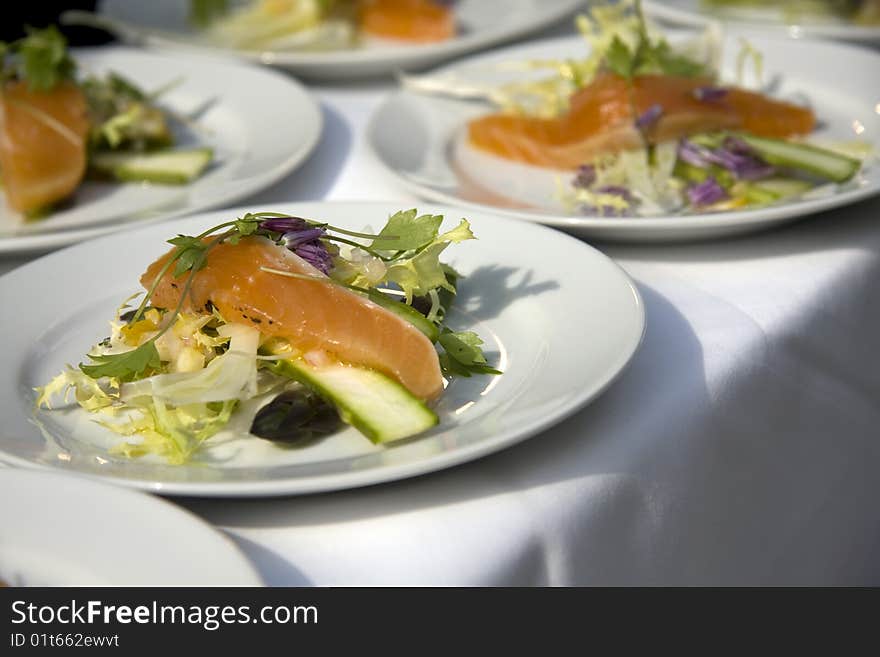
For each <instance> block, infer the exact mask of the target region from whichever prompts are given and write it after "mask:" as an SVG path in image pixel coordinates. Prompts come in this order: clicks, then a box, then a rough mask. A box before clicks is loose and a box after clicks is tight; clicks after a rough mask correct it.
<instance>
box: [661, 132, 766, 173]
mask: <svg viewBox="0 0 880 657" xmlns="http://www.w3.org/2000/svg"><path fill="white" fill-rule="evenodd" d="M678 157H679V159H680V160H682V161H683V162H686V163H687V164H690V165H691V166H695V167H698V168H700V169H706V168H708V167H709V166H710V165H712V164H715V165H718V166H720V167H722V168H723V169H727V170H728V171H730V172H731V173H733V175H734V176H736V177H737V178H738V179H740V180H758V179H760V178H766V177H767V176H770V175H772V174H773V173H774V172H775V169H774V168H773V167H772V166H770V165H769V164H767V163H766V162H765V161H764V160H762V159H761V158H759V157H758V156H757V155H755V154H754V152H753V151H752V149H751V148H750V147H749V146H748V144H746V143H745V142H744V141H742V140H741V139H736V138H734V137H728V138H727V139H725V140H724V143H723V144H722V145H721V148H715V149H712V148H706V147H704V146H700V145H698V144H695V143H693V142H692V141H688V140H687V139H682V140H681V143H680V144H679V146H678Z"/></svg>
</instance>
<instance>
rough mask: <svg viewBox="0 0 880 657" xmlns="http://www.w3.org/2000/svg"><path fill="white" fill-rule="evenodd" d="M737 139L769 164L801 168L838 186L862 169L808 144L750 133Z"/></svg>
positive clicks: (836, 154)
mask: <svg viewBox="0 0 880 657" xmlns="http://www.w3.org/2000/svg"><path fill="white" fill-rule="evenodd" d="M736 136H737V137H738V138H739V139H742V140H743V141H744V142H745V143H747V144H748V145H749V146H751V147H752V148H753V149H754V150H755V151H756V152H757V153H758V155H760V156H761V158H762V159H764V160H765V161H767V162H768V163H769V164H773V165H775V166H784V167H791V168H793V169H799V170H801V171H806V172H808V173H812V174H815V175H817V176H820V177H822V178H827V179H828V180H831V181H833V182H836V183H843V182H846V181H847V180H849V179H850V178H852V177H853V176H854V175H855V174H856V173H857V172H858V170H859V169H860V168H861V166H862V163H861V162H859V160H856V159H854V158H851V157H847V156H845V155H840V154H839V153H834V152H832V151H828V150H825V149H823V148H818V147H816V146H810V145H809V144H794V143H791V142H788V141H784V140H781V139H769V138H767V137H755V136H753V135H747V134H739V135H736Z"/></svg>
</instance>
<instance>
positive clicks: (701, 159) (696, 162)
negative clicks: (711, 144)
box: [678, 139, 711, 169]
mask: <svg viewBox="0 0 880 657" xmlns="http://www.w3.org/2000/svg"><path fill="white" fill-rule="evenodd" d="M710 156H711V152H710V151H709V149H708V148H703V147H702V146H698V145H697V144H695V143H694V142H692V141H689V140H687V139H682V140H681V143H679V145H678V159H680V160H681V161H682V162H686V163H687V164H690V165H691V166H694V167H697V168H699V169H705V168H706V167H708V166H709V164H710V163H711V160H710V159H709V158H710Z"/></svg>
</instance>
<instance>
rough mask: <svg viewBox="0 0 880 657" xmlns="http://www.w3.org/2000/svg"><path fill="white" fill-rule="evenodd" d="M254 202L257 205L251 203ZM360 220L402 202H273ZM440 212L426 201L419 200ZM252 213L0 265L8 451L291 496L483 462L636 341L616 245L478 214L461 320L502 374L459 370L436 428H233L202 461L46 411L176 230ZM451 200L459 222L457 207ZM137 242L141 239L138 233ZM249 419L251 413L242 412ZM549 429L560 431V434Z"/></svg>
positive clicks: (634, 315)
mask: <svg viewBox="0 0 880 657" xmlns="http://www.w3.org/2000/svg"><path fill="white" fill-rule="evenodd" d="M250 209H251V210H253V209H254V208H250ZM264 209H266V210H269V209H273V210H280V211H283V212H288V213H291V214H294V215H299V216H306V217H314V218H320V219H321V220H322V221H328V222H330V223H331V224H334V225H338V226H341V227H345V228H349V229H363V228H364V227H365V226H371V227H373V228H374V229H376V228H377V227H379V226H381V225H382V224H384V222H385V220H386V219H387V217H388V215H390V214H391V213H392V212H395V211H397V210H399V209H401V207H400V205H399V204H389V203H308V204H294V205H288V206H284V205H281V206H274V207H272V208H269V207H267V208H264ZM422 209H423V210H428V208H422ZM243 211H244V210H227V211H223V212H217V213H213V214H208V215H200V216H197V217H193V218H190V219H187V220H185V221H181V222H178V223H176V224H174V225H170V224H167V223H166V224H161V225H157V226H149V227H147V228H144V229H142V230H138V231H136V232H131V233H127V234H125V235H121V234H117V235H112V236H108V237H105V238H103V239H98V240H94V241H88V242H84V243H82V244H79V245H77V246H75V247H72V248H70V249H67V250H65V251H60V252H57V253H54V254H52V255H49V256H46V257H44V258H42V259H40V260H36V261H34V262H32V263H30V264H28V265H25V266H23V267H20V268H19V269H16V270H15V271H13V272H11V273H9V274H7V275H6V276H3V277H2V278H0V306H2V307H4V308H7V309H21V312H4V313H3V318H2V320H0V331H2V332H3V335H4V345H3V349H2V350H0V417H3V419H4V427H3V431H2V432H0V460H4V461H8V462H9V463H14V464H18V465H25V466H42V467H51V468H56V469H61V470H67V471H76V472H80V473H84V474H89V475H92V476H98V477H103V478H108V479H112V480H114V481H116V482H118V483H122V484H126V485H129V486H134V487H137V488H143V489H146V490H150V491H155V492H159V493H162V494H179V495H216V496H232V495H281V494H295V493H308V492H315V491H327V490H335V489H342V488H350V487H354V486H361V485H365V484H375V483H379V482H384V481H390V480H394V479H400V478H403V477H409V476H412V475H417V474H422V473H425V472H431V471H433V470H438V469H441V468H445V467H448V466H451V465H455V464H457V463H463V462H465V461H470V460H472V459H475V458H477V457H480V456H482V455H484V454H489V453H490V452H495V451H497V450H500V449H503V448H504V447H507V446H509V445H512V444H513V443H516V442H518V441H521V440H524V439H525V438H528V437H529V436H532V435H534V434H536V433H537V432H539V431H541V430H542V429H545V428H547V427H549V426H550V425H552V424H553V423H555V422H558V421H560V420H561V419H562V418H564V417H566V416H567V415H570V414H571V413H573V412H574V411H575V410H576V409H578V408H579V407H581V406H582V405H583V404H585V403H586V402H588V401H589V400H590V399H592V398H593V397H595V396H596V395H598V394H599V393H600V392H601V391H602V390H603V389H604V388H605V387H606V386H607V385H608V384H609V383H611V381H612V380H613V379H614V378H615V377H616V376H617V374H618V373H619V372H620V371H621V370H622V369H623V367H624V366H625V365H626V363H627V362H628V361H629V359H630V358H631V357H632V355H633V353H634V352H635V350H636V348H637V346H638V345H639V342H640V340H641V336H642V332H643V328H644V310H643V307H642V303H641V300H640V298H639V295H638V293H637V292H636V289H635V288H634V287H633V285H632V283H631V282H630V280H629V279H628V278H627V276H626V275H625V274H624V273H623V271H622V270H621V269H619V268H618V267H617V265H615V264H614V263H613V262H611V261H610V260H609V259H608V258H606V257H605V256H603V255H602V254H601V253H599V252H598V251H596V250H594V249H592V248H591V247H589V246H587V245H585V244H584V243H582V242H580V241H578V240H576V239H574V238H572V237H569V236H567V235H565V234H563V233H560V232H557V231H554V230H550V229H547V228H543V227H541V226H535V225H531V224H526V223H518V222H509V221H505V220H504V219H500V218H498V217H497V216H494V215H491V214H488V213H483V212H469V213H467V217H468V218H469V219H470V220H471V223H472V227H473V230H474V232H475V234H476V235H477V237H478V240H476V241H470V242H466V243H463V244H460V245H456V246H455V247H454V248H450V249H449V251H448V252H447V253H448V258H449V262H450V264H452V265H453V266H454V267H455V268H456V269H458V270H459V271H460V272H462V273H463V274H464V279H463V280H462V281H461V283H460V286H459V299H458V303H457V307H458V310H457V311H456V312H455V313H454V314H453V315H451V320H450V324H451V325H452V326H453V327H454V328H456V329H457V330H466V329H472V330H475V331H477V332H478V333H479V334H480V336H481V337H483V339H484V340H485V341H486V344H485V346H484V349H485V350H486V352H487V355H488V357H489V359H490V362H491V363H492V364H493V365H495V366H496V367H498V368H499V369H501V370H502V371H503V372H504V374H502V375H500V376H474V377H471V378H459V379H456V380H454V381H453V382H452V383H451V384H450V385H449V386H448V388H447V389H446V391H445V392H444V395H443V396H442V398H441V399H440V401H439V403H438V405H437V407H436V410H437V413H438V414H439V416H440V423H439V425H438V426H437V427H435V428H434V429H432V430H431V431H429V432H426V433H424V434H422V435H420V436H417V437H414V438H412V439H409V440H407V441H401V442H399V443H395V444H393V445H391V446H388V447H379V446H375V445H373V444H371V443H370V442H369V441H368V440H367V439H366V438H364V437H363V436H362V435H361V434H360V433H358V432H357V431H356V430H354V429H350V428H349V429H346V430H343V431H341V432H339V433H337V434H334V435H332V436H330V437H328V438H327V439H325V440H323V441H321V442H319V443H317V444H314V445H311V446H309V447H306V448H301V449H284V448H282V447H278V446H276V445H275V444H273V443H271V442H268V441H264V440H261V439H258V438H254V437H252V436H250V435H249V434H248V433H247V430H248V422H249V419H248V418H246V417H245V418H242V421H243V426H236V425H235V424H234V423H233V424H232V425H230V429H229V430H227V431H225V433H224V434H223V435H220V434H218V435H217V436H215V437H214V438H212V442H213V446H212V447H209V448H206V449H204V450H203V451H202V452H201V456H200V458H199V459H198V460H197V461H194V462H192V463H190V464H188V465H185V466H171V465H167V464H165V463H163V462H161V461H158V460H150V459H146V458H145V459H141V460H126V459H121V458H117V457H113V456H111V455H110V454H109V453H108V452H107V449H106V448H107V446H109V445H112V444H114V443H116V442H117V441H118V436H115V435H113V434H111V433H109V432H108V431H107V430H105V429H103V428H101V427H99V426H98V425H96V424H95V423H94V422H92V421H91V420H90V418H89V417H88V413H86V412H84V411H81V410H79V409H74V410H71V411H40V412H38V413H37V414H36V415H35V414H34V408H33V405H34V393H33V388H34V387H35V386H39V385H42V384H43V383H45V382H46V381H48V380H49V379H51V378H52V377H53V376H54V375H55V374H56V373H58V372H59V371H61V369H62V368H63V367H64V365H65V364H66V363H71V364H74V365H75V364H76V363H78V362H80V361H82V360H83V357H84V353H85V351H86V350H88V348H89V347H90V346H91V345H92V344H93V343H95V342H96V341H98V340H100V339H101V338H102V337H103V336H104V335H106V333H107V330H108V320H109V319H110V318H112V317H113V316H114V311H115V309H116V308H117V307H118V305H119V303H120V301H121V300H123V299H125V298H126V297H128V296H129V295H130V294H131V293H132V292H134V291H136V290H137V289H138V283H137V281H138V278H139V276H140V275H141V273H142V272H143V271H144V269H145V268H146V266H147V265H148V264H149V263H150V262H151V261H152V260H154V259H155V258H156V257H157V255H159V254H161V253H162V252H163V251H164V249H165V244H164V240H165V239H167V238H168V237H169V236H173V234H174V233H177V232H183V233H188V234H196V233H197V232H200V231H201V230H203V229H205V228H207V227H210V226H212V225H214V224H216V223H219V222H220V221H225V220H228V219H229V218H230V217H235V216H239V215H240V213H241V212H243ZM430 211H431V212H432V213H438V212H439V213H443V214H445V216H446V225H447V226H451V225H452V224H453V222H457V221H458V219H459V218H460V217H461V216H462V215H461V211H460V210H450V209H442V208H440V209H438V208H434V207H432V208H430ZM131 244H137V245H138V248H137V249H130V248H129V245H131ZM239 424H242V423H241V422H240V423H239ZM545 439H547V440H550V439H551V436H546V437H545Z"/></svg>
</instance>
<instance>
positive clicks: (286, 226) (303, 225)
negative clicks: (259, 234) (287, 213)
mask: <svg viewBox="0 0 880 657" xmlns="http://www.w3.org/2000/svg"><path fill="white" fill-rule="evenodd" d="M260 228H264V229H266V230H271V231H272V232H274V233H292V232H294V231H300V230H306V229H307V228H311V226H310V225H309V223H308V222H307V221H306V220H305V219H302V218H301V217H272V218H271V219H263V221H261V222H260Z"/></svg>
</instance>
